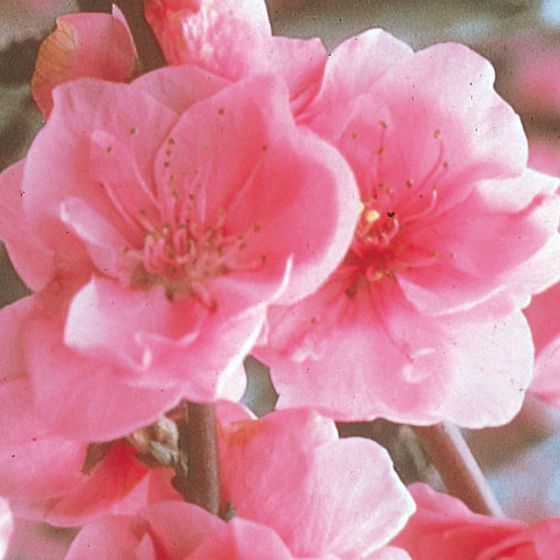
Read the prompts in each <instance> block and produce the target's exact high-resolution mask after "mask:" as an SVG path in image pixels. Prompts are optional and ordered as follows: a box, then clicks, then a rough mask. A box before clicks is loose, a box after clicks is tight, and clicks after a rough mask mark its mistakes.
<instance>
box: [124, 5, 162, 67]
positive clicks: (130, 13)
mask: <svg viewBox="0 0 560 560" xmlns="http://www.w3.org/2000/svg"><path fill="white" fill-rule="evenodd" d="M115 4H116V5H117V6H118V7H119V8H120V9H121V11H122V13H123V14H124V16H125V18H126V21H127V22H128V26H129V27H130V31H131V33H132V36H133V37H134V42H135V43H136V50H137V51H138V60H139V65H140V71H141V72H149V71H150V70H155V69H156V68H161V67H162V66H165V58H164V56H163V53H162V52H161V48H160V46H159V43H158V42H157V39H156V37H155V35H154V33H153V31H152V28H151V27H150V26H149V25H148V22H147V21H146V19H145V18H144V0H115Z"/></svg>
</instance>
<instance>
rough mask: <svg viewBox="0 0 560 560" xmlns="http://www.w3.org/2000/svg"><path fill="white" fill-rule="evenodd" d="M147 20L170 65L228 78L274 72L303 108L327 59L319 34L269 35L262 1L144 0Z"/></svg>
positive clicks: (295, 103)
mask: <svg viewBox="0 0 560 560" xmlns="http://www.w3.org/2000/svg"><path fill="white" fill-rule="evenodd" d="M145 11H146V19H147V20H148V22H149V23H150V25H151V26H152V29H153V30H154V33H155V35H156V37H157V38H158V41H159V43H160V45H161V47H162V50H163V52H164V55H165V58H166V60H167V62H168V63H169V64H188V65H194V66H198V67H200V68H203V69H204V70H207V71H209V72H212V73H214V74H217V75H219V76H221V77H223V78H226V79H228V80H232V81H235V80H238V79H240V78H242V77H246V76H250V75H254V74H259V73H263V72H266V73H273V74H275V75H278V76H280V77H281V78H282V79H283V80H284V81H285V83H286V85H287V86H288V90H289V92H290V99H291V102H292V108H293V110H294V111H295V112H298V111H301V110H302V109H303V108H304V107H305V106H306V104H307V103H308V102H309V100H310V99H311V98H312V96H313V95H314V94H315V93H316V92H317V89H318V87H319V85H320V81H321V77H322V74H323V71H324V68H325V63H326V60H327V53H326V51H325V48H324V46H323V44H322V43H321V41H320V40H319V39H311V40H300V39H291V38H288V37H272V35H271V29H270V23H269V21H268V14H267V8H266V4H265V2H264V0H147V1H146V4H145Z"/></svg>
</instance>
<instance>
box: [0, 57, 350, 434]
mask: <svg viewBox="0 0 560 560" xmlns="http://www.w3.org/2000/svg"><path fill="white" fill-rule="evenodd" d="M0 188H2V190H3V193H4V196H5V197H6V198H7V199H9V200H11V201H17V202H16V203H15V205H14V207H10V206H8V207H7V208H5V211H4V212H3V211H2V210H0V234H1V235H2V237H3V238H5V239H6V240H7V242H8V247H9V249H10V254H13V255H14V262H15V264H16V267H17V269H18V271H19V272H20V274H21V276H22V278H23V279H24V280H25V281H26V282H27V283H28V285H30V286H31V287H33V288H34V289H36V290H39V289H41V290H42V295H41V293H39V294H37V296H35V297H38V298H40V299H39V301H40V302H41V303H40V305H37V306H36V308H35V312H34V316H33V317H32V318H30V320H29V321H27V323H26V326H25V329H24V330H25V332H24V334H23V337H24V339H25V341H26V350H25V352H26V361H27V374H28V375H29V377H30V379H31V380H32V385H33V390H34V392H35V397H36V400H37V404H38V406H39V408H40V409H41V412H42V414H43V415H44V417H45V418H47V419H48V421H49V422H51V423H52V427H53V430H55V432H56V433H57V434H59V435H61V434H65V435H66V436H69V437H72V438H79V439H84V440H86V441H92V440H93V441H100V440H101V441H103V440H107V439H113V438H115V437H118V436H120V435H123V434H126V433H129V432H130V431H131V430H133V429H135V428H136V427H139V426H142V425H145V424H148V423H150V422H152V421H153V420H154V418H155V417H157V416H158V415H159V414H161V413H162V412H163V411H164V410H166V409H168V408H171V407H172V406H174V404H176V402H178V400H179V399H180V398H181V397H184V398H187V399H190V400H198V401H204V400H213V399H215V398H216V397H217V396H219V395H224V396H226V395H227V396H228V397H229V398H231V399H234V400H235V399H238V398H239V397H240V396H241V394H242V392H243V389H244V387H243V384H244V378H243V377H242V376H241V375H240V372H241V367H240V366H241V362H242V360H243V358H244V357H245V355H246V354H247V352H248V351H249V349H250V348H251V346H252V344H253V342H254V340H255V339H256V337H257V335H258V333H259V331H260V329H261V327H262V324H263V322H264V319H265V312H266V306H267V304H269V303H270V302H272V301H279V302H283V303H291V302H294V301H296V300H298V299H301V298H302V297H305V296H306V295H308V294H309V293H310V292H312V291H313V290H314V289H315V288H316V287H317V286H318V285H319V284H320V283H321V282H322V281H324V279H325V278H326V277H327V276H328V274H329V273H330V272H331V271H332V270H333V269H334V268H335V267H336V265H337V264H338V262H339V260H340V258H341V257H342V256H343V254H344V252H345V250H346V247H347V246H348V243H349V240H350V238H351V235H352V231H353V228H354V226H355V221H356V217H357V214H358V210H357V193H356V192H355V191H354V188H355V187H354V181H353V178H352V175H351V172H350V169H349V168H348V166H347V165H346V163H345V161H344V160H343V158H342V157H341V156H340V155H339V154H338V153H337V152H336V151H335V150H334V149H332V148H331V147H330V146H329V145H327V144H326V143H324V142H323V141H321V140H319V139H317V138H316V137H315V136H313V135H311V134H310V133H309V132H307V131H306V130H305V129H303V128H299V127H297V126H296V125H295V123H294V121H293V119H292V117H291V113H290V109H289V105H288V99H287V95H286V92H285V90H284V88H283V86H282V84H281V83H278V82H276V81H274V80H273V79H272V78H268V77H261V78H254V79H250V80H246V81H243V82H240V83H238V84H236V85H233V86H231V87H224V82H223V80H221V79H219V78H215V77H212V76H210V75H208V74H207V73H205V72H204V71H202V70H197V69H194V68H182V67H176V68H167V69H163V70H160V71H156V72H154V73H152V74H147V75H146V76H144V77H142V78H140V79H139V80H137V81H135V82H134V83H132V84H131V85H120V84H111V83H108V82H103V81H99V80H76V81H71V82H68V83H66V84H63V85H61V86H59V87H58V88H56V89H55V90H54V108H53V111H52V113H51V115H50V117H49V119H48V122H47V124H46V125H45V127H44V128H43V130H41V132H40V134H39V135H38V136H37V138H36V139H35V141H34V143H33V145H32V146H31V149H30V151H29V154H28V156H27V158H26V160H25V162H24V163H20V164H17V165H16V166H15V167H12V168H10V169H8V170H7V171H6V172H5V173H4V174H3V175H2V177H1V187H0ZM11 224H13V226H12V225H11ZM24 224H25V225H24ZM12 227H13V228H14V229H13V232H12V231H11V228H12ZM22 227H23V228H24V229H25V231H26V232H27V233H26V235H24V236H23V237H20V236H17V235H15V232H16V231H18V229H19V228H22ZM28 232H33V238H34V239H40V242H37V243H35V242H33V244H32V245H33V246H32V250H33V252H32V253H28V251H29V248H30V247H29V246H30V244H31V243H30V241H29V238H30V235H29V233H28ZM36 254H38V255H39V259H38V260H36V259H35V256H36ZM31 257H33V260H32V262H30V259H31ZM9 351H10V349H9V348H8V347H4V350H3V352H4V353H5V352H9ZM61 403H63V404H62V406H61ZM142 410H143V411H144V412H143V414H142V412H141V411H142ZM137 413H140V416H141V417H138V415H137Z"/></svg>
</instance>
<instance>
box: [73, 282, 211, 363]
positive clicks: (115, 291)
mask: <svg viewBox="0 0 560 560" xmlns="http://www.w3.org/2000/svg"><path fill="white" fill-rule="evenodd" d="M181 311H182V312H183V313H185V312H188V308H185V307H184V306H183V307H182V309H181ZM201 321H202V318H201V317H197V316H195V317H193V318H190V317H189V316H188V315H187V314H186V313H185V315H184V316H183V317H181V316H180V315H179V314H178V313H177V309H176V306H174V305H173V303H172V302H170V301H169V300H168V299H167V298H166V297H165V294H164V293H163V289H162V288H161V289H160V288H159V287H158V288H154V289H152V290H150V291H140V290H130V289H126V288H122V287H121V286H119V285H118V284H117V283H115V282H112V281H110V280H105V279H101V278H95V277H94V278H93V279H92V280H91V282H90V283H89V284H87V285H86V286H85V287H84V288H82V290H81V291H80V292H78V294H77V295H76V296H75V297H74V298H73V300H72V303H71V305H70V308H69V310H68V316H67V319H66V326H65V330H64V341H65V343H66V344H67V345H68V346H69V347H70V348H73V349H75V350H78V351H84V352H86V353H87V354H88V355H89V356H90V357H91V358H95V357H103V355H104V354H108V356H109V357H110V356H116V357H120V358H121V360H120V361H121V363H122V365H123V366H124V365H126V366H128V367H134V368H136V369H142V370H145V369H147V368H148V367H149V366H150V365H151V361H152V358H151V356H150V355H148V354H147V353H146V351H145V350H144V348H143V346H142V344H141V341H140V340H139V338H138V337H139V335H142V334H150V333H154V334H158V335H160V336H162V337H168V338H172V339H174V340H180V339H181V338H182V337H185V338H186V339H187V340H192V339H195V338H196V337H197V336H198V334H199V328H200V322H201Z"/></svg>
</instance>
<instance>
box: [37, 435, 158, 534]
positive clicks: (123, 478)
mask: <svg viewBox="0 0 560 560" xmlns="http://www.w3.org/2000/svg"><path fill="white" fill-rule="evenodd" d="M57 457H58V455H57ZM51 461H52V455H51ZM82 465H83V460H82V463H81V464H80V467H81V466H82ZM57 467H58V468H59V469H60V464H59V463H58V459H57ZM60 472H61V473H63V472H64V473H66V476H68V474H69V473H71V472H72V471H71V469H66V468H65V469H64V470H62V469H60ZM76 472H77V473H79V474H80V475H81V478H82V480H81V483H80V484H75V486H74V488H72V489H71V491H70V492H67V493H66V494H65V495H64V496H61V497H59V498H58V499H55V500H50V501H49V502H47V503H46V504H45V507H44V520H45V521H46V522H47V523H50V524H51V525H55V526H57V527H75V526H77V525H83V524H85V523H88V522H90V521H92V520H94V519H96V518H99V517H102V516H104V515H110V514H117V513H118V514H133V513H136V511H138V509H139V508H140V507H143V506H145V505H146V501H147V484H145V483H146V482H147V480H145V479H146V477H147V474H148V469H147V468H146V467H145V466H144V465H142V464H141V463H140V462H139V461H138V460H137V458H136V452H135V450H134V449H133V448H132V447H130V446H127V445H126V444H122V443H116V444H114V445H113V447H112V448H111V450H110V452H109V453H108V455H107V456H106V457H104V458H103V460H102V461H101V462H100V463H99V464H98V465H96V466H95V468H94V469H93V471H91V472H89V473H87V476H85V475H84V474H82V473H83V471H82V470H81V469H80V470H79V471H78V470H76Z"/></svg>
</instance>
